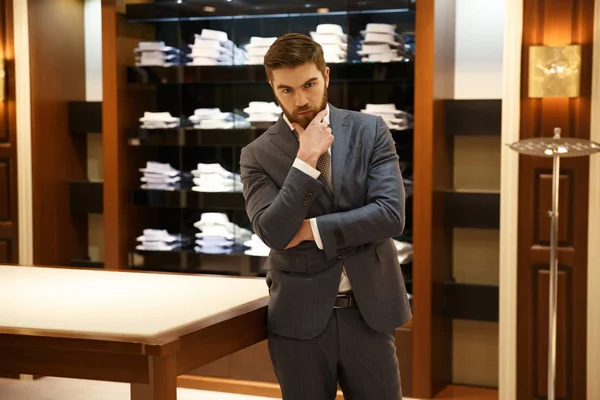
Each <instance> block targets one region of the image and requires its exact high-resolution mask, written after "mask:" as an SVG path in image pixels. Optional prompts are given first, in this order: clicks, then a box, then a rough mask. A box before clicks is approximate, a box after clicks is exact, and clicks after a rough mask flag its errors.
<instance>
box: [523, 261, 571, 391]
mask: <svg viewBox="0 0 600 400" xmlns="http://www.w3.org/2000/svg"><path fill="white" fill-rule="evenodd" d="M571 273H572V271H571V270H570V269H563V270H561V271H559V273H558V285H557V286H558V293H559V295H558V299H557V303H556V304H557V310H558V311H557V318H558V323H557V326H558V331H557V332H558V333H557V338H556V378H557V379H556V391H555V394H556V397H557V398H562V399H564V398H567V397H568V395H567V393H568V392H569V390H568V389H567V388H568V387H569V382H570V381H571V379H570V377H569V376H568V374H567V365H568V364H569V356H568V355H569V354H572V352H573V346H572V341H571V340H569V337H570V335H569V330H568V329H567V327H568V326H569V325H570V324H569V321H570V319H571V315H569V314H567V309H568V308H569V305H568V303H569V300H570V298H571V297H572V296H573V286H572V280H571V279H570V278H571ZM534 279H535V280H536V281H537V282H536V283H537V286H538V288H537V309H538V310H539V311H538V316H537V317H538V318H537V321H536V322H537V329H536V333H537V335H536V342H537V346H536V347H535V348H534V349H533V350H534V351H536V357H535V358H536V359H538V360H540V362H539V363H538V368H537V371H536V373H537V378H536V381H537V393H538V394H539V395H540V396H547V395H548V386H547V383H546V382H547V377H548V368H547V362H548V310H549V307H548V296H549V294H550V293H549V287H548V285H549V283H550V273H549V271H548V270H547V267H545V266H541V267H540V269H539V270H538V273H537V275H534Z"/></svg>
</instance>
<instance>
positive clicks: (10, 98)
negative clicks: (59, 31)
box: [0, 0, 19, 264]
mask: <svg viewBox="0 0 600 400" xmlns="http://www.w3.org/2000/svg"><path fill="white" fill-rule="evenodd" d="M12 4H13V3H12V0H0V58H2V59H0V62H2V63H3V67H4V70H5V76H6V81H5V82H4V85H3V86H4V87H3V90H4V94H5V96H6V99H5V100H4V101H2V102H0V263H6V264H8V263H18V261H19V260H18V257H19V240H18V234H19V232H18V219H19V214H18V207H19V202H18V186H17V129H16V108H15V103H16V93H15V59H14V33H13V31H14V25H13V6H12Z"/></svg>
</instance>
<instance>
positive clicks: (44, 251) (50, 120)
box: [27, 0, 87, 265]
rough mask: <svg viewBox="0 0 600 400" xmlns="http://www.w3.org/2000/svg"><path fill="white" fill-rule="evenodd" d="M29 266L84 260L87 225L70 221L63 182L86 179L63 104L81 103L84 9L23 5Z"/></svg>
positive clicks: (51, 1)
mask: <svg viewBox="0 0 600 400" xmlns="http://www.w3.org/2000/svg"><path fill="white" fill-rule="evenodd" d="M27 5H28V17H29V54H30V71H31V78H30V79H31V163H32V196H33V232H32V233H31V234H32V235H33V252H34V254H33V262H34V263H35V264H38V265H39V264H44V265H68V263H69V260H70V259H71V258H82V257H85V256H86V255H87V220H86V219H85V218H72V216H71V210H70V207H69V181H73V180H85V179H86V162H87V161H86V160H87V151H86V140H85V136H84V135H81V136H80V137H73V136H72V135H71V134H70V132H69V115H68V114H69V113H68V110H69V101H84V100H85V42H84V26H83V22H84V5H83V2H82V1H80V0H68V1H60V2H57V1H55V0H28V1H27Z"/></svg>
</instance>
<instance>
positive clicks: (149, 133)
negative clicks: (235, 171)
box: [129, 128, 265, 147]
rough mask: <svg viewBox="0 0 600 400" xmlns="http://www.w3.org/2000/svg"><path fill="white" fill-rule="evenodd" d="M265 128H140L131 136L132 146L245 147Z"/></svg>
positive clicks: (130, 142) (130, 143)
mask: <svg viewBox="0 0 600 400" xmlns="http://www.w3.org/2000/svg"><path fill="white" fill-rule="evenodd" d="M264 131H265V129H252V128H251V129H193V128H176V129H138V130H136V131H134V132H132V134H131V135H130V137H129V145H130V146H175V147H183V146H234V147H235V146H237V147H243V146H246V145H247V144H249V143H251V142H252V141H253V140H254V139H256V138H257V137H259V136H260V135H262V134H263V133H264Z"/></svg>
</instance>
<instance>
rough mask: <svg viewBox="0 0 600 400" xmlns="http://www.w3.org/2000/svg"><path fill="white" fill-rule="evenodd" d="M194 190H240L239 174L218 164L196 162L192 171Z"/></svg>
mask: <svg viewBox="0 0 600 400" xmlns="http://www.w3.org/2000/svg"><path fill="white" fill-rule="evenodd" d="M192 175H193V177H194V178H193V182H194V186H193V187H192V190H193V191H195V192H241V191H242V182H241V180H240V175H239V174H234V173H233V172H230V171H228V170H226V169H225V168H223V167H222V166H221V165H220V164H198V166H197V169H195V170H193V171H192Z"/></svg>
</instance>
